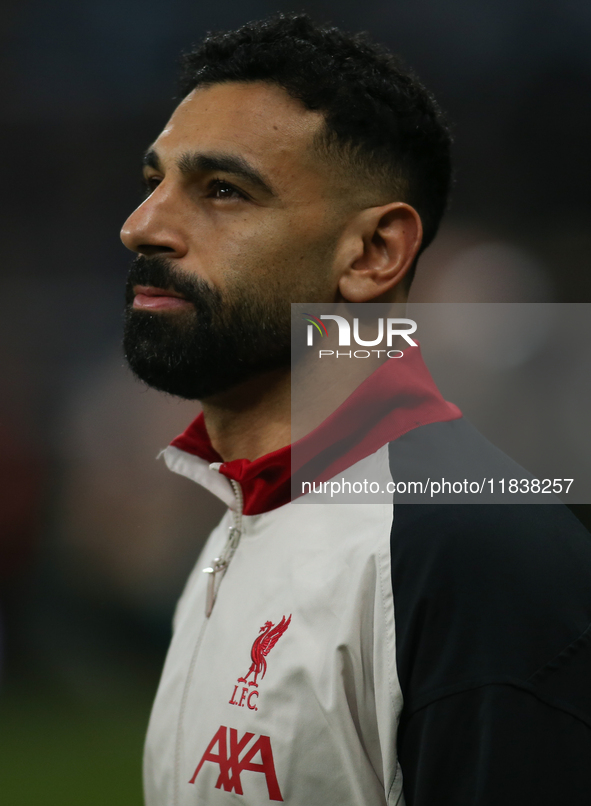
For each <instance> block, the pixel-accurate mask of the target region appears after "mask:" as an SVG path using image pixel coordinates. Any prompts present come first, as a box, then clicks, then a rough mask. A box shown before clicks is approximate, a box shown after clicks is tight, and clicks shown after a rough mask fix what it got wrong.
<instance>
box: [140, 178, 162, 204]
mask: <svg viewBox="0 0 591 806" xmlns="http://www.w3.org/2000/svg"><path fill="white" fill-rule="evenodd" d="M161 181H162V180H161V179H160V178H159V177H158V176H144V177H143V178H142V189H143V192H144V198H145V199H147V198H148V196H149V195H150V194H151V193H153V192H154V191H155V190H156V188H157V187H158V185H159V184H160V182H161Z"/></svg>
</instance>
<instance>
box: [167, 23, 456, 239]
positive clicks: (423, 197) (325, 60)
mask: <svg viewBox="0 0 591 806" xmlns="http://www.w3.org/2000/svg"><path fill="white" fill-rule="evenodd" d="M230 81H238V82H252V81H266V82H269V83H272V84H276V85H278V86H280V87H282V88H283V89H285V90H286V92H287V93H288V94H289V95H290V96H292V97H293V98H295V99H297V100H299V101H300V102H301V103H302V104H303V105H304V106H305V107H306V108H307V109H310V110H314V111H319V112H322V113H323V114H324V117H325V120H326V127H325V130H324V132H323V143H322V145H324V147H325V148H326V149H327V150H328V152H330V153H335V151H336V152H337V154H338V155H339V157H341V159H342V158H344V159H345V164H346V165H347V166H348V167H349V170H351V169H352V170H354V171H357V172H359V171H361V172H362V174H365V175H366V176H367V178H368V179H370V180H371V181H373V182H374V183H376V184H377V186H378V187H379V188H380V189H381V190H382V191H384V190H385V191H386V192H387V193H388V194H392V195H393V197H394V198H395V199H396V200H400V201H405V202H407V203H408V204H411V205H412V206H413V207H414V208H415V209H416V210H417V212H418V213H419V215H420V217H421V220H422V223H423V232H424V234H423V243H422V247H421V249H424V248H425V247H426V246H428V245H429V243H430V242H431V241H432V240H433V238H434V237H435V234H436V232H437V229H438V226H439V222H440V221H441V217H442V216H443V213H444V211H445V208H446V206H447V202H448V196H449V192H450V186H451V157H450V147H451V135H450V130H449V127H448V125H447V123H446V122H445V119H444V116H443V113H442V111H441V109H440V107H439V105H438V104H437V102H436V101H435V99H434V98H433V96H432V95H431V93H429V92H428V91H427V90H426V89H425V87H424V86H423V85H422V84H421V83H420V82H419V80H418V79H417V78H416V76H415V75H414V74H413V73H412V72H411V71H409V70H407V69H405V68H404V67H403V66H402V64H401V62H400V60H399V59H398V57H396V56H395V55H393V54H392V53H390V52H389V51H388V50H387V49H386V48H385V47H383V46H381V45H378V44H376V43H374V42H372V41H371V40H370V39H369V37H368V36H367V35H366V34H354V35H351V34H347V33H344V32H343V31H341V30H339V29H338V28H333V27H324V26H320V25H317V24H315V23H314V22H313V21H312V20H311V19H310V17H308V16H307V15H306V14H277V15H275V16H273V17H269V18H267V19H264V20H260V21H256V22H249V23H247V24H246V25H243V26H242V27H241V28H238V29H237V30H236V31H227V32H221V33H212V34H208V36H207V37H206V38H205V40H204V41H203V42H202V44H201V45H199V46H198V47H197V48H196V49H195V50H193V51H192V52H190V53H188V54H187V55H185V56H184V58H183V73H182V76H181V92H182V93H183V95H187V94H188V93H189V92H191V90H193V89H195V88H196V87H199V86H209V85H213V84H220V83H225V82H230Z"/></svg>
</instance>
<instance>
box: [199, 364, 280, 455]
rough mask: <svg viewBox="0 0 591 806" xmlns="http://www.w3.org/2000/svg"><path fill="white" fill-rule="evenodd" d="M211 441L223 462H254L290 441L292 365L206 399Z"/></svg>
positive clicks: (207, 425) (205, 413) (204, 402)
mask: <svg viewBox="0 0 591 806" xmlns="http://www.w3.org/2000/svg"><path fill="white" fill-rule="evenodd" d="M203 416H204V417H205V425H206V427H207V433H208V434H209V438H210V439H211V444H212V445H213V447H214V448H215V450H216V451H217V452H218V453H219V455H220V456H221V457H222V459H223V460H224V462H231V461H232V460H234V459H249V460H250V461H254V460H255V459H258V458H259V457H260V456H264V455H265V454H267V453H271V452H272V451H276V450H278V449H279V448H283V447H284V446H285V445H289V443H290V441H291V372H290V369H289V367H287V368H285V369H280V370H275V371H273V372H269V373H267V374H265V375H262V376H258V377H256V378H251V379H249V380H248V381H245V382H244V383H242V384H240V386H237V387H235V388H233V389H231V390H230V391H228V392H226V393H224V394H222V395H217V396H216V397H215V398H208V399H207V400H204V401H203Z"/></svg>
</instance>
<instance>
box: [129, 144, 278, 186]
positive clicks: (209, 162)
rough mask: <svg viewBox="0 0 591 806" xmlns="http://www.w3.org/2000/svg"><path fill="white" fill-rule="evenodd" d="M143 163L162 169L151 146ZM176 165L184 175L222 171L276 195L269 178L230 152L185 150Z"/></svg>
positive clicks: (155, 168)
mask: <svg viewBox="0 0 591 806" xmlns="http://www.w3.org/2000/svg"><path fill="white" fill-rule="evenodd" d="M143 164H144V165H147V166H149V167H150V168H154V170H157V171H158V170H162V166H161V162H160V158H159V157H158V154H157V152H156V150H155V149H153V148H150V149H148V151H146V153H145V154H144V159H143ZM177 167H178V169H179V171H180V172H181V173H183V174H185V175H190V174H196V173H212V172H215V171H223V172H224V173H229V174H232V175H234V176H239V177H241V178H242V179H245V180H246V181H247V182H249V183H250V184H251V185H254V186H255V187H257V188H259V190H262V191H263V192H264V193H265V194H266V195H268V196H276V195H277V193H276V191H275V190H274V189H273V187H272V185H271V183H270V182H269V180H268V179H267V178H266V177H264V176H263V174H261V173H260V172H259V171H257V169H256V168H254V167H253V166H252V165H250V163H249V162H247V161H246V160H245V159H244V158H243V157H237V156H234V155H232V154H216V153H213V154H203V153H200V152H197V151H186V152H185V153H184V154H182V155H181V156H180V158H179V159H178V160H177Z"/></svg>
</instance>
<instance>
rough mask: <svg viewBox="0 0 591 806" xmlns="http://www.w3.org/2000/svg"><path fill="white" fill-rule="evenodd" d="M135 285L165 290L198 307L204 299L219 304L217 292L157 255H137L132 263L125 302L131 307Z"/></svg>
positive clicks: (204, 282)
mask: <svg viewBox="0 0 591 806" xmlns="http://www.w3.org/2000/svg"><path fill="white" fill-rule="evenodd" d="M136 285H151V286H155V287H156V288H166V289H169V290H171V291H174V292H176V293H177V294H180V295H181V296H183V297H184V298H185V299H186V300H188V301H189V302H192V303H193V304H194V305H196V306H199V305H202V304H203V301H204V299H206V300H208V301H209V302H213V301H214V300H215V301H216V302H219V300H220V296H221V295H220V293H219V291H218V290H217V289H216V288H214V287H212V286H211V285H209V283H207V282H206V281H205V280H202V279H201V278H200V277H191V276H187V275H186V274H185V273H183V272H180V271H179V269H178V268H176V267H175V266H174V265H173V264H172V263H171V262H170V261H169V260H167V259H166V258H164V257H162V256H160V255H158V256H154V257H147V256H146V255H138V256H137V257H136V258H135V259H134V260H133V262H132V264H131V266H130V269H129V273H128V275H127V283H126V288H125V301H126V303H127V304H128V305H131V303H132V302H133V298H134V293H133V288H134V286H136Z"/></svg>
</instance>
